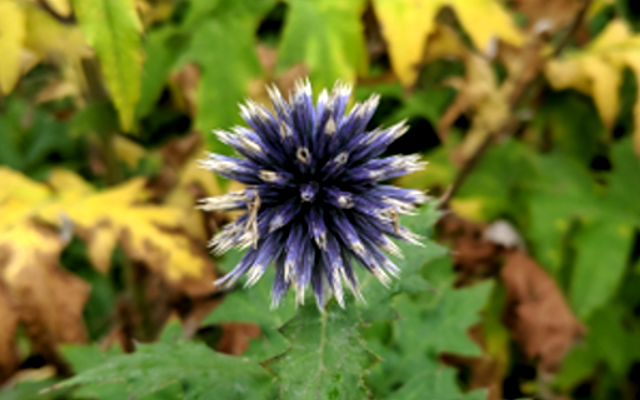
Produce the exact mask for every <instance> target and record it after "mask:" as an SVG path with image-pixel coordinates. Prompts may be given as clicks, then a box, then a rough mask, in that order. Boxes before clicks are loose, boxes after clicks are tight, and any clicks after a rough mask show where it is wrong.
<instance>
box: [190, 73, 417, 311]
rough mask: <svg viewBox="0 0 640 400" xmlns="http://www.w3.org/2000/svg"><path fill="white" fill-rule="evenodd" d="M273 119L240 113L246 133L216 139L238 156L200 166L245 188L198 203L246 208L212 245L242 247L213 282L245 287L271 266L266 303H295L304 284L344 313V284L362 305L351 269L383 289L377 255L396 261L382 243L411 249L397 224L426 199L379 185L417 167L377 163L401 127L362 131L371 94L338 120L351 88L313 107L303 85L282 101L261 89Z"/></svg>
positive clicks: (262, 113)
mask: <svg viewBox="0 0 640 400" xmlns="http://www.w3.org/2000/svg"><path fill="white" fill-rule="evenodd" d="M269 95H270V97H271V100H272V102H273V109H274V110H275V113H273V112H271V111H270V110H269V109H267V108H266V107H264V106H262V105H259V104H257V103H255V102H252V101H248V102H247V104H246V105H245V106H240V107H241V110H242V111H241V113H242V117H243V119H244V120H245V121H246V123H247V124H248V125H249V127H250V129H247V128H244V127H236V128H233V129H232V131H233V133H231V132H226V131H215V132H214V133H215V134H216V135H217V136H218V138H219V139H220V140H221V141H222V142H223V143H226V144H228V145H229V146H231V147H233V148H234V149H235V150H236V151H237V152H238V153H239V154H240V155H241V156H242V157H243V158H237V157H228V156H223V155H219V154H209V156H208V159H207V160H204V161H202V164H203V166H204V167H205V168H207V169H209V170H211V171H214V172H216V173H218V174H219V175H221V176H223V177H225V178H229V179H233V180H236V181H239V182H241V183H243V184H245V185H246V189H244V190H242V191H239V192H233V193H228V194H225V195H223V196H219V197H212V198H207V199H203V200H202V205H201V208H202V209H205V210H224V211H230V210H245V212H244V214H242V215H241V216H240V217H239V218H238V219H237V220H236V221H235V222H233V223H230V224H229V225H227V226H225V227H224V229H222V230H221V231H220V232H219V233H218V234H216V235H215V237H214V238H213V239H212V240H211V242H210V245H211V247H212V248H213V251H214V253H217V254H221V253H224V252H225V251H227V250H229V249H231V248H234V247H238V248H248V250H247V252H246V254H245V255H244V257H243V258H242V260H241V261H240V262H239V263H238V265H237V266H236V267H235V268H234V269H233V270H232V271H231V272H229V273H228V274H227V275H226V276H224V277H223V278H221V279H219V280H218V281H216V284H217V285H219V286H229V285H232V284H233V283H234V282H235V281H236V280H237V279H238V278H240V277H241V276H242V275H244V274H247V276H248V279H247V282H246V284H247V285H252V284H254V283H255V282H257V281H258V279H260V277H261V276H262V275H263V274H264V272H265V271H266V269H267V268H268V266H269V265H270V264H272V263H273V264H274V265H275V269H276V274H275V281H274V282H273V291H272V301H273V305H277V304H278V302H279V301H280V299H281V298H282V296H283V295H284V294H286V292H287V291H288V290H289V287H291V286H293V288H294V290H295V291H296V302H297V303H302V302H303V301H304V293H305V288H307V286H309V284H310V285H311V287H312V288H313V292H314V294H315V297H316V300H317V302H318V305H319V306H320V307H322V306H323V305H324V303H325V301H326V300H327V299H328V297H329V296H330V295H331V293H333V295H334V296H335V297H336V299H337V301H338V302H339V303H340V305H341V306H344V300H343V289H342V287H343V286H342V285H343V283H345V284H346V285H347V287H349V289H351V291H353V293H354V294H355V295H356V297H358V298H361V295H360V292H359V291H358V282H357V278H356V274H355V271H354V267H353V262H354V261H355V262H356V263H359V264H360V265H361V266H362V267H364V268H365V269H366V270H368V271H369V272H371V273H373V274H374V275H375V276H376V277H377V278H378V279H379V280H380V281H381V282H382V283H384V284H387V283H388V281H389V279H390V278H389V275H392V276H397V275H398V273H399V270H398V267H397V266H396V265H395V264H394V263H393V262H392V261H391V260H390V259H389V258H388V257H387V256H386V255H385V253H384V252H383V251H381V250H384V251H386V252H388V253H391V254H394V255H398V256H400V252H399V249H398V247H397V246H396V245H395V244H394V242H392V241H391V240H390V239H389V237H393V238H397V239H400V240H404V241H409V242H414V243H416V244H419V242H418V241H417V237H416V236H415V235H413V234H412V233H411V232H410V231H408V230H407V229H405V228H404V227H402V226H400V225H399V222H398V214H408V213H411V211H412V210H414V208H415V205H417V204H421V203H424V202H425V201H426V200H427V197H426V196H425V195H424V193H423V192H421V191H418V190H410V189H402V188H398V187H395V186H391V185H386V184H382V183H381V182H384V181H387V180H389V179H392V178H396V177H398V176H401V175H405V174H408V173H410V172H413V171H417V170H419V169H422V167H423V164H424V163H422V162H420V160H419V157H418V156H417V155H411V156H397V155H396V156H390V157H383V158H379V157H380V156H381V155H382V153H383V152H384V151H385V149H386V148H387V147H388V146H389V144H390V143H391V142H393V141H394V140H395V139H397V138H398V137H399V136H401V135H402V134H403V133H404V132H405V131H406V130H407V128H406V127H405V126H404V123H399V124H397V125H394V126H392V127H390V128H387V129H375V130H373V131H369V132H368V131H366V126H367V123H368V122H369V120H370V119H371V117H372V115H373V112H374V111H375V109H376V107H377V105H378V101H379V96H377V95H374V96H371V97H370V98H369V99H368V100H367V101H365V102H364V103H362V104H356V105H355V106H354V107H353V109H352V110H351V112H350V113H348V114H346V115H345V111H346V107H347V102H348V100H349V97H350V95H351V87H350V86H348V85H345V84H340V83H338V84H336V85H335V87H334V88H333V90H332V91H331V93H327V91H326V90H324V91H322V93H321V94H320V97H319V98H318V101H317V104H316V105H315V107H314V104H313V98H312V93H311V85H310V84H309V82H308V81H305V82H303V81H300V82H298V83H297V84H296V86H295V89H294V90H293V92H292V93H291V94H290V96H289V102H286V101H285V100H284V98H283V97H282V95H281V94H280V92H279V91H278V90H277V89H276V88H275V87H273V88H271V89H269Z"/></svg>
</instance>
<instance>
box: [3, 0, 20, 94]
mask: <svg viewBox="0 0 640 400" xmlns="http://www.w3.org/2000/svg"><path fill="white" fill-rule="evenodd" d="M25 35H26V27H25V16H24V12H23V10H22V7H21V6H20V5H19V4H18V2H16V1H14V0H0V54H2V57H0V92H1V93H4V94H8V93H9V92H11V90H13V87H14V86H15V84H16V82H18V78H19V77H20V56H21V54H22V43H23V41H24V38H25Z"/></svg>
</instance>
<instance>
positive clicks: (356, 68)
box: [277, 0, 367, 88]
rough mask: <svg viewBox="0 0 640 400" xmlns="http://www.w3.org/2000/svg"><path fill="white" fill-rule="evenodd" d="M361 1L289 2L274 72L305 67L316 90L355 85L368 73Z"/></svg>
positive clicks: (294, 0)
mask: <svg viewBox="0 0 640 400" xmlns="http://www.w3.org/2000/svg"><path fill="white" fill-rule="evenodd" d="M364 7H365V2H364V1H363V0H352V1H342V0H289V12H288V15H287V17H286V21H285V26H284V30H283V32H282V39H281V42H280V46H279V48H278V51H279V53H278V63H277V71H279V72H283V71H284V70H286V69H288V68H290V67H293V66H294V65H296V64H299V63H305V64H306V65H307V67H309V69H310V70H311V74H310V79H311V83H312V84H313V86H314V87H316V88H325V87H329V88H330V87H332V86H333V84H334V83H335V81H336V80H337V79H342V80H343V81H346V82H354V81H355V79H356V76H357V75H364V74H365V73H366V71H367V52H366V47H365V40H364V35H363V32H364V28H363V26H362V22H361V14H362V13H363V12H364Z"/></svg>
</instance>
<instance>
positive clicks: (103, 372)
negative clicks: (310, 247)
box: [54, 342, 275, 400]
mask: <svg viewBox="0 0 640 400" xmlns="http://www.w3.org/2000/svg"><path fill="white" fill-rule="evenodd" d="M96 383H100V384H105V385H106V384H113V385H117V386H120V389H119V390H123V389H124V391H125V392H126V394H127V396H133V397H131V398H139V397H142V396H145V395H149V394H152V393H155V392H158V391H160V390H163V389H164V388H165V387H167V386H168V385H170V384H174V383H178V384H180V385H181V386H182V389H183V390H184V397H183V398H184V399H185V400H200V399H202V400H204V399H210V398H211V396H215V397H216V398H221V399H229V400H234V399H237V400H240V399H242V400H244V399H271V398H273V396H272V394H273V391H274V389H275V388H274V387H273V385H272V383H271V379H270V377H269V375H268V374H267V373H266V372H265V371H264V370H263V369H262V368H261V367H260V366H259V365H258V364H256V363H254V362H252V361H250V360H248V359H246V358H239V357H230V356H226V355H223V354H219V353H215V352H213V351H211V350H210V349H209V348H208V347H206V346H205V345H203V344H200V343H191V342H178V343H176V344H165V343H156V344H151V345H148V344H141V345H139V347H138V349H137V351H136V352H135V353H133V354H125V355H117V356H113V357H108V358H107V361H105V362H103V363H101V364H100V365H98V366H97V367H94V368H91V369H89V370H86V371H83V372H81V373H79V374H78V375H76V376H75V377H73V378H71V379H68V380H66V381H64V382H62V383H60V384H58V385H56V386H54V388H65V387H74V386H76V385H87V384H96ZM123 384H124V385H123ZM94 387H95V386H94Z"/></svg>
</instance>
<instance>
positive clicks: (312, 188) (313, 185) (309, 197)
mask: <svg viewBox="0 0 640 400" xmlns="http://www.w3.org/2000/svg"><path fill="white" fill-rule="evenodd" d="M318 190H320V185H318V182H315V181H313V182H309V183H305V184H303V185H302V186H300V199H301V200H302V202H303V203H304V202H309V203H313V201H314V200H315V198H316V195H317V194H318Z"/></svg>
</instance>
